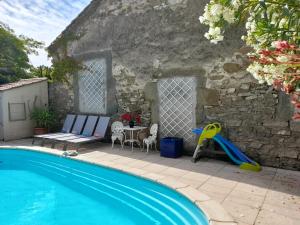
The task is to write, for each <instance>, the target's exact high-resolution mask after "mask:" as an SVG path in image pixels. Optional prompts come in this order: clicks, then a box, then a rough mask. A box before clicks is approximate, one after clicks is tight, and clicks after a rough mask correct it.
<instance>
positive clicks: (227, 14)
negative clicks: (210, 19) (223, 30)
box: [223, 7, 235, 23]
mask: <svg viewBox="0 0 300 225" xmlns="http://www.w3.org/2000/svg"><path fill="white" fill-rule="evenodd" d="M223 18H224V20H226V21H227V22H228V23H234V21H235V16H234V10H232V9H230V8H227V7H226V8H224V10H223Z"/></svg>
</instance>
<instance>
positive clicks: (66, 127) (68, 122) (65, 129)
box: [32, 114, 76, 144]
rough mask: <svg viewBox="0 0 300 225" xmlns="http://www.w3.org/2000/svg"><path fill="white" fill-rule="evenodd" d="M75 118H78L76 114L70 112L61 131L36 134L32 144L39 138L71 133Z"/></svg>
mask: <svg viewBox="0 0 300 225" xmlns="http://www.w3.org/2000/svg"><path fill="white" fill-rule="evenodd" d="M75 118H76V115H73V114H68V115H67V117H66V119H65V122H64V125H63V127H62V129H61V131H60V132H57V133H51V134H42V135H35V136H34V137H33V140H32V144H34V142H35V140H36V139H37V138H47V137H51V136H52V137H55V136H59V135H64V134H67V133H70V132H71V130H72V127H73V124H74V121H75Z"/></svg>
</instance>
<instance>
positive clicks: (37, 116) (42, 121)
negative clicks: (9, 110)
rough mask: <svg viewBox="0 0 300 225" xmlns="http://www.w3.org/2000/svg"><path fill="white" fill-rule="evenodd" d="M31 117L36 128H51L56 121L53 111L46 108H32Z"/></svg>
mask: <svg viewBox="0 0 300 225" xmlns="http://www.w3.org/2000/svg"><path fill="white" fill-rule="evenodd" d="M31 119H32V120H34V121H35V123H36V127H38V128H51V127H52V126H53V125H54V124H55V122H56V118H55V115H54V112H53V111H51V110H49V109H48V108H34V109H33V110H32V112H31Z"/></svg>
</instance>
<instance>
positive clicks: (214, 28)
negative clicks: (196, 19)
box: [208, 27, 221, 36]
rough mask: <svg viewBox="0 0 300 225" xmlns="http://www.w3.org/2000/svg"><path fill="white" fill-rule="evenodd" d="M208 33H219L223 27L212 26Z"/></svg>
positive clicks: (214, 34)
mask: <svg viewBox="0 0 300 225" xmlns="http://www.w3.org/2000/svg"><path fill="white" fill-rule="evenodd" d="M208 33H209V34H210V35H211V36H216V35H219V34H221V28H220V27H210V28H209V30H208Z"/></svg>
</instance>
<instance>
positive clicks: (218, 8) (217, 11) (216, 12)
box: [210, 4, 223, 16]
mask: <svg viewBox="0 0 300 225" xmlns="http://www.w3.org/2000/svg"><path fill="white" fill-rule="evenodd" d="M222 11H223V6H222V5H220V4H213V5H211V7H210V14H211V15H212V16H220V15H222Z"/></svg>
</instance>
